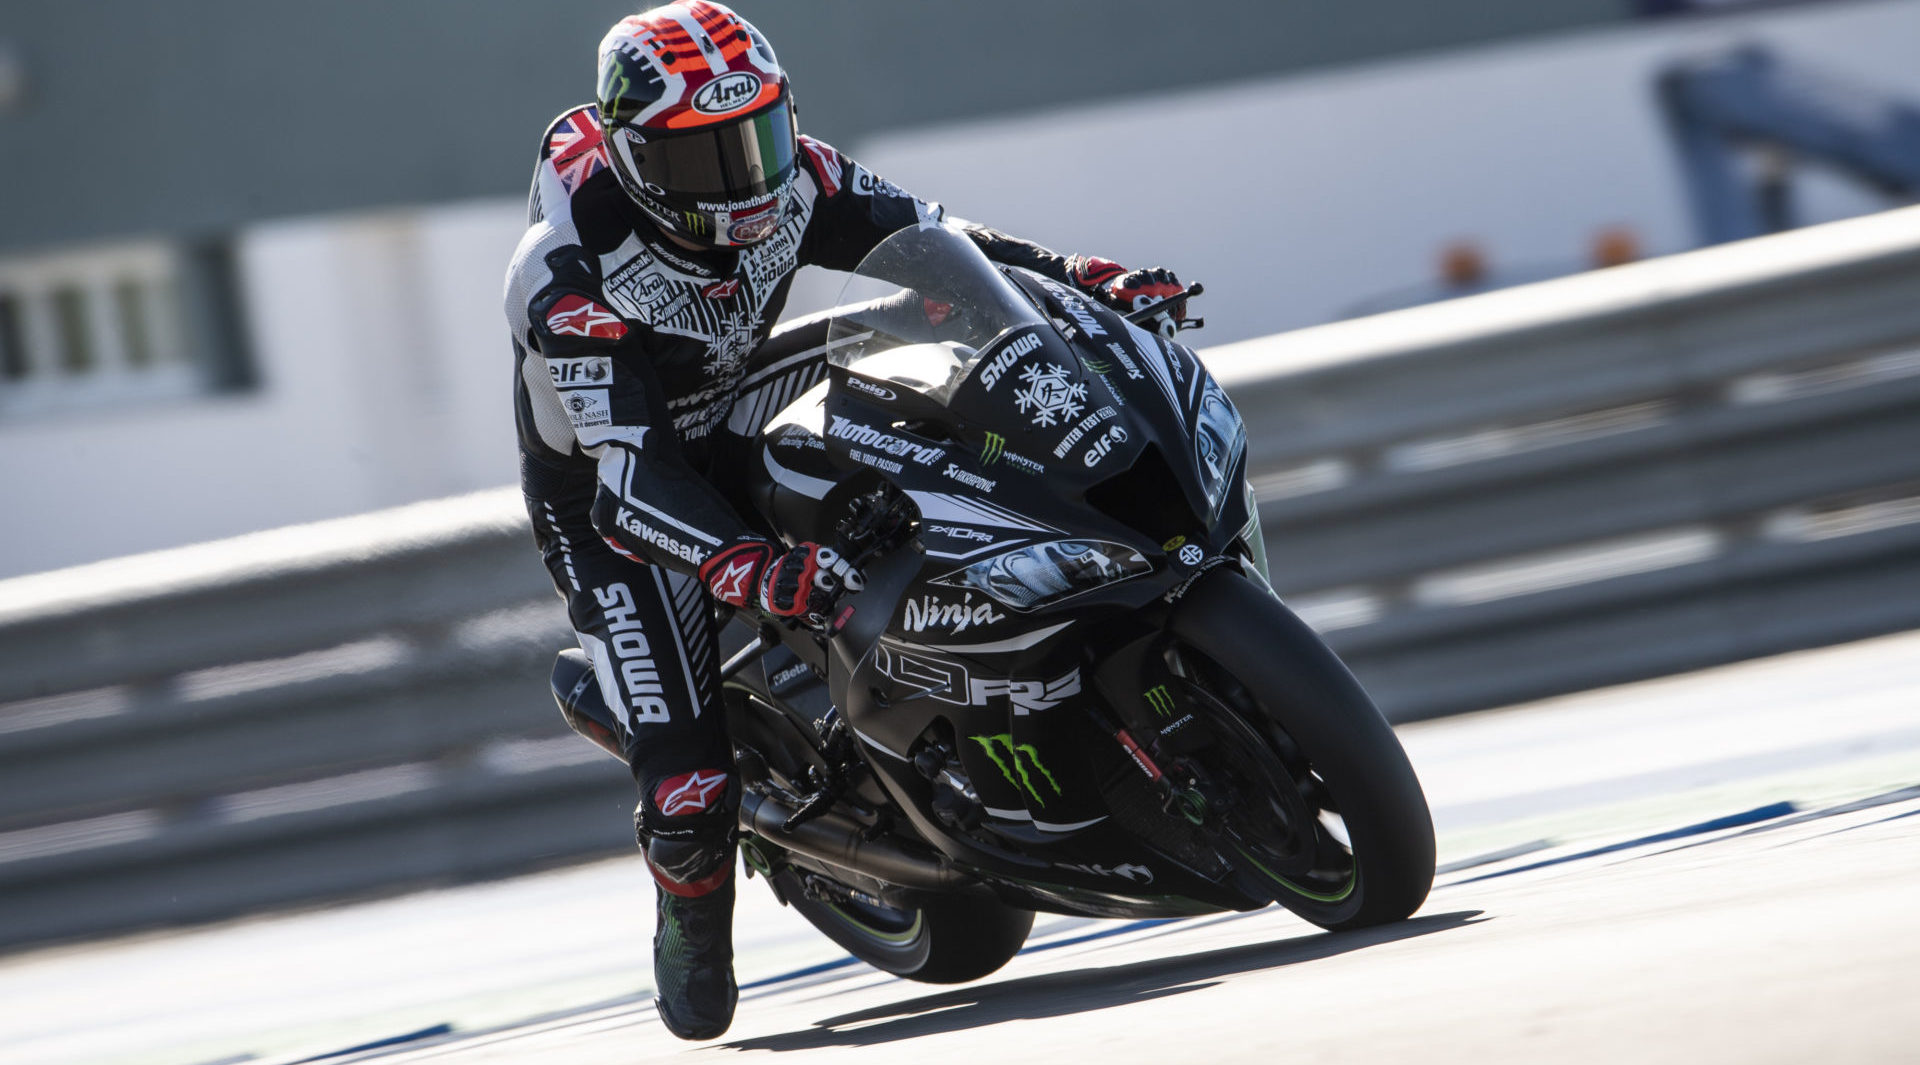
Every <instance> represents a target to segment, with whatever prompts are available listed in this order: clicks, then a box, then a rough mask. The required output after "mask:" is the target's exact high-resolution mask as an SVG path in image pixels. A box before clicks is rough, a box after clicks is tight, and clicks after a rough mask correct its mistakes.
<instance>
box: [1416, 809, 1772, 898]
mask: <svg viewBox="0 0 1920 1065" xmlns="http://www.w3.org/2000/svg"><path fill="white" fill-rule="evenodd" d="M1797 809H1799V808H1798V807H1796V806H1795V805H1794V804H1792V803H1790V802H1776V803H1770V804H1768V805H1766V806H1756V807H1754V808H1753V809H1751V810H1747V811H1744V812H1742V813H1737V814H1728V815H1727V816H1725V817H1716V818H1714V819H1713V820H1711V821H1702V822H1700V823H1699V824H1697V825H1688V826H1686V827H1685V828H1676V829H1672V830H1670V831H1667V832H1657V833H1655V834H1653V835H1651V836H1641V837H1640V838H1638V839H1630V840H1626V841H1624V842H1620V843H1609V844H1607V845H1606V846H1604V847H1595V848H1593V849H1592V850H1585V851H1581V852H1580V853H1578V854H1567V855H1562V856H1561V857H1558V858H1548V859H1546V860H1545V861H1538V862H1531V863H1529V864H1527V865H1521V866H1515V867H1514V868H1512V869H1502V870H1500V871H1499V872H1497V873H1482V874H1480V875H1479V876H1470V877H1468V878H1466V879H1465V880H1456V881H1454V882H1453V883H1451V884H1447V885H1445V886H1447V887H1458V886H1460V885H1461V884H1472V883H1477V882H1479V881H1481V880H1494V879H1497V878H1499V877H1503V876H1512V875H1514V874H1515V873H1530V872H1532V871H1533V870H1535V869H1545V868H1547V867H1548V866H1552V865H1564V864H1566V863H1567V862H1577V861H1580V860H1582V859H1584V858H1597V857H1599V856H1600V855H1602V854H1613V853H1615V852H1617V851H1624V850H1631V849H1633V848H1634V847H1645V846H1649V845H1651V844H1655V843H1666V842H1668V841H1670V840H1676V839H1685V838H1687V837H1688V836H1698V835H1701V834H1703V833H1707V832H1718V831H1720V830H1721V829H1725V828H1739V827H1740V826H1742V825H1751V824H1755V823H1757V822H1760V821H1771V820H1773V819H1774V818H1776V817H1786V816H1787V815H1789V814H1791V813H1793V812H1795V811H1796V810H1797Z"/></svg>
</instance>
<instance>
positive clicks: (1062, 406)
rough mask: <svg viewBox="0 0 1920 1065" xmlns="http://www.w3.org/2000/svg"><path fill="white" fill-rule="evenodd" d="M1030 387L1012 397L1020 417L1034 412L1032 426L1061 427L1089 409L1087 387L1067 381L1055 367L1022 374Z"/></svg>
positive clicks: (1031, 369)
mask: <svg viewBox="0 0 1920 1065" xmlns="http://www.w3.org/2000/svg"><path fill="white" fill-rule="evenodd" d="M1020 380H1022V381H1025V382H1026V383H1027V386H1026V387H1025V388H1022V389H1020V390H1019V391H1017V392H1015V393H1014V394H1013V403H1014V406H1016V407H1018V408H1020V413H1022V414H1025V413H1027V411H1029V410H1031V411H1033V424H1035V425H1043V426H1044V425H1058V424H1060V423H1061V422H1064V421H1066V420H1067V419H1069V418H1072V417H1074V416H1076V415H1078V414H1079V413H1080V412H1081V411H1083V410H1085V409H1086V399H1087V386H1086V385H1082V384H1073V383H1071V382H1069V381H1068V380H1067V371H1066V370H1064V369H1062V368H1061V367H1059V366H1056V365H1054V364H1053V363H1048V364H1047V368H1046V369H1045V370H1042V369H1041V368H1040V367H1038V366H1029V367H1027V368H1026V370H1025V371H1023V372H1022V373H1021V374H1020Z"/></svg>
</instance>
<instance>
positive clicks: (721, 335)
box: [506, 0, 1181, 1039]
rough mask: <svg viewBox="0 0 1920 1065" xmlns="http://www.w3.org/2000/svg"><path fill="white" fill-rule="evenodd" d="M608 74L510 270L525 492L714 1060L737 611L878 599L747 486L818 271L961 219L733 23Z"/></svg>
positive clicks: (684, 1012)
mask: <svg viewBox="0 0 1920 1065" xmlns="http://www.w3.org/2000/svg"><path fill="white" fill-rule="evenodd" d="M598 61H599V80H598V91H597V93H596V98H595V101H594V102H593V103H591V104H587V105H583V106H580V107H575V108H573V109H571V110H569V111H567V112H566V113H564V114H562V115H561V116H560V117H559V118H558V119H556V120H555V121H554V123H553V124H552V125H551V126H550V127H549V128H548V130H547V132H546V135H545V137H544V138H543V140H542V143H541V146H540V152H539V160H538V162H537V164H536V167H535V173H534V180H533V187H532V190H531V193H530V197H529V208H528V215H529V217H528V222H529V227H528V230H527V232H526V234H525V236H524V237H523V238H522V239H521V241H520V244H519V247H518V248H517V249H516V251H515V253H514V256H513V260H512V263H511V265H510V267H509V269H508V274H507V282H506V315H507V320H508V324H509V328H510V331H511V333H512V337H513V344H514V351H515V357H516V360H517V372H516V375H515V396H514V404H515V416H516V422H517V425H518V429H519V436H520V445H521V446H520V454H521V463H520V466H521V486H522V491H523V494H524V496H525V498H526V502H527V508H528V512H529V514H530V516H531V517H532V520H533V528H534V535H535V540H536V542H537V545H538V547H539V549H540V552H541V555H542V558H543V561H544V562H545V563H546V565H547V568H548V571H549V573H550V574H551V576H552V578H553V580H554V583H555V587H556V589H557V590H558V591H559V593H560V595H561V596H562V597H563V598H564V599H565V600H566V603H567V609H568V614H569V617H570V619H571V622H572V624H573V627H574V629H575V630H576V633H577V636H578V639H579V643H580V647H581V650H582V651H583V652H584V653H585V654H586V656H587V658H588V659H589V660H590V661H591V662H592V664H593V667H594V673H595V676H596V679H597V682H598V695H599V697H600V698H601V699H603V700H604V701H605V703H606V706H607V708H608V709H609V710H610V711H611V715H610V716H611V717H612V718H613V719H614V720H616V721H618V722H619V724H620V726H621V735H620V736H618V737H617V741H618V743H619V745H620V748H621V750H622V752H623V754H624V757H625V758H626V760H627V762H628V764H629V766H630V767H631V768H632V771H633V774H634V778H635V780H636V782H637V783H638V785H639V789H640V798H639V805H638V807H637V809H636V810H635V831H636V836H637V839H638V841H639V844H640V846H641V848H642V850H643V853H644V855H645V858H646V861H647V863H648V866H649V868H650V870H651V871H652V873H653V876H654V879H655V881H656V884H657V888H658V890H657V902H656V915H657V923H656V930H655V935H654V977H655V988H656V999H655V1002H656V1005H657V1007H658V1010H659V1013H660V1017H661V1019H662V1021H663V1023H665V1024H666V1026H667V1027H668V1029H669V1030H671V1031H672V1032H673V1033H674V1034H675V1035H677V1036H680V1037H681V1038H686V1039H708V1038H713V1037H715V1036H718V1035H719V1034H720V1033H722V1032H724V1031H725V1030H726V1028H727V1026H728V1025H729V1024H730V1023H731V1020H732V1016H733V1010H734V1005H735V1002H736V1000H737V997H738V992H737V989H736V986H735V982H734V979H733V973H732V945H731V924H732V909H733V891H734V886H733V877H732V871H733V865H734V846H733V840H732V836H733V827H734V816H735V814H734V809H735V805H736V803H737V801H738V791H739V789H738V785H737V782H736V781H734V779H733V775H732V771H731V767H732V756H731V748H730V745H729V743H728V740H727V736H726V730H725V723H724V714H723V711H722V709H721V702H720V692H719V689H720V681H719V651H718V644H717V635H718V634H717V632H716V631H715V622H714V616H713V611H712V609H711V605H710V603H709V600H717V601H719V602H720V603H723V604H725V605H727V606H729V607H733V608H736V609H740V610H745V611H749V612H760V613H764V614H767V615H771V616H773V617H775V618H779V619H788V620H791V621H793V622H795V623H799V624H806V625H809V626H812V627H815V628H818V629H823V630H825V629H828V628H830V627H831V626H832V625H833V623H834V616H833V608H834V604H835V601H836V600H837V598H838V597H839V596H840V595H841V594H843V593H844V592H846V591H848V590H851V589H857V588H858V587H859V586H860V582H861V578H860V574H859V573H858V572H857V571H855V570H853V569H852V568H851V567H850V566H849V565H848V563H847V561H846V560H844V559H841V558H839V557H838V556H837V555H836V554H835V552H834V551H833V550H832V549H831V548H828V547H824V546H822V545H819V544H813V543H800V544H797V545H794V546H792V547H789V546H787V545H786V544H784V543H782V542H780V541H779V540H778V539H776V538H775V537H773V536H771V535H770V534H769V533H768V532H766V531H763V530H762V529H760V528H757V522H756V521H755V520H754V519H752V518H750V517H749V516H750V515H751V514H752V509H751V507H749V506H747V505H746V503H745V502H744V500H743V499H741V498H740V496H739V494H738V492H737V491H736V487H737V485H738V482H739V480H740V478H739V477H738V476H730V474H731V473H732V472H733V471H738V470H739V469H741V468H742V464H743V463H744V462H745V461H746V460H747V458H748V456H749V455H750V454H751V452H750V450H749V445H750V443H751V442H752V441H753V440H754V439H755V437H756V436H757V434H758V433H759V431H760V430H761V429H762V428H763V427H764V425H765V424H766V422H767V420H768V419H770V418H771V417H772V416H773V415H774V414H775V413H777V412H778V411H779V410H781V409H782V408H783V407H785V406H786V405H787V404H788V403H790V402H791V401H792V400H794V399H795V398H797V397H798V396H799V395H800V394H801V393H802V392H803V391H805V390H806V389H808V388H810V387H811V386H812V385H814V384H815V383H817V382H818V381H819V380H821V379H822V378H823V377H824V376H825V374H826V368H825V364H824V355H825V349H826V319H825V318H824V317H816V318H811V319H803V320H800V321H796V322H792V323H788V324H787V325H785V326H782V327H781V328H779V329H777V330H776V329H774V328H773V322H774V320H775V319H776V318H777V317H778V315H779V313H780V310H781V309H782V307H783V306H784V305H785V302H786V298H787V293H788V290H789V288H790V286H791V283H792V279H793V275H794V273H795V272H796V271H797V270H798V269H799V268H800V267H801V266H805V265H817V266H822V267H826V268H829V269H838V270H850V269H852V268H853V267H855V266H856V265H857V264H858V263H859V262H860V260H861V259H862V257H864V256H865V254H866V253H867V252H868V251H870V250H871V249H872V248H873V247H874V246H875V245H877V244H878V243H879V242H880V241H881V240H883V239H884V238H885V237H886V236H887V235H888V234H890V233H892V232H894V231H896V230H898V229H900V228H903V227H905V226H910V225H913V224H915V223H917V222H920V221H922V220H925V219H929V218H939V217H942V216H943V214H944V211H943V209H942V208H941V207H940V206H939V205H937V204H934V203H929V202H927V201H924V200H920V199H918V198H916V197H914V196H912V195H911V194H909V193H907V192H905V191H904V190H902V189H900V188H899V187H898V186H895V185H893V184H892V183H890V182H888V181H886V180H885V179H883V178H881V177H879V176H877V175H875V174H873V173H872V172H871V171H869V170H867V169H865V168H864V167H862V166H861V165H860V164H858V163H856V162H854V161H853V160H852V159H850V158H848V157H847V156H845V155H843V154H841V153H840V152H838V151H837V150H835V149H833V148H832V147H830V146H828V145H826V144H824V143H821V142H819V141H817V140H814V139H812V138H810V137H807V136H805V135H803V134H800V133H798V130H797V124H796V121H795V112H794V106H793V96H792V89H791V86H790V84H789V80H788V77H787V74H786V72H785V71H784V70H783V69H782V68H781V67H780V65H779V63H778V61H777V60H776V58H775V56H774V52H773V49H772V47H771V46H770V45H769V44H768V42H767V40H766V39H765V37H763V36H762V35H761V34H760V33H759V31H757V30H756V29H754V27H753V26H752V25H750V24H749V23H747V22H746V21H745V20H744V19H742V18H740V17H739V16H738V15H736V14H734V13H733V12H732V11H731V10H729V9H728V8H726V7H724V6H722V5H720V4H718V3H713V2H710V0H676V2H674V3H670V4H667V5H665V6H663V7H657V8H653V9H651V10H648V11H644V12H641V13H640V14H637V15H633V16H629V17H627V18H624V19H622V20H620V21H619V22H618V23H616V24H615V25H614V26H613V28H612V29H611V30H610V31H609V32H608V33H607V35H606V37H605V38H604V39H603V40H602V41H601V43H600V47H599V52H598ZM967 233H968V235H969V237H970V238H971V239H972V240H973V241H974V242H975V243H976V244H978V245H979V247H980V248H981V249H982V251H983V252H985V253H986V255H987V256H988V257H989V258H991V259H993V260H994V261H996V262H1000V263H1004V264H1008V265H1015V266H1021V267H1025V268H1028V269H1031V270H1034V271H1037V272H1039V273H1041V274H1044V275H1046V276H1048V277H1051V278H1053V279H1054V280H1056V281H1060V282H1063V283H1070V284H1073V285H1075V286H1077V287H1079V288H1080V289H1081V290H1083V291H1086V292H1088V293H1091V294H1094V295H1096V296H1098V297H1099V298H1101V299H1102V300H1104V301H1106V302H1108V303H1109V304H1111V305H1114V306H1116V307H1120V308H1123V309H1133V308H1135V307H1137V306H1145V305H1147V304H1150V303H1153V302H1156V301H1159V300H1162V299H1165V298H1166V297H1169V296H1174V295H1178V294H1179V292H1180V291H1181V286H1180V284H1179V281H1178V279H1177V278H1175V277H1174V276H1173V275H1172V274H1171V273H1170V272H1168V271H1166V270H1133V271H1129V270H1126V269H1125V268H1123V267H1121V266H1119V265H1117V264H1115V263H1112V262H1109V261H1107V260H1104V259H1097V258H1088V257H1083V256H1072V257H1063V256H1059V255H1056V254H1054V253H1052V252H1050V251H1047V250H1046V249H1044V248H1040V247H1038V246H1036V245H1034V244H1031V243H1028V242H1026V241H1021V240H1017V239H1015V238H1012V237H1009V236H1006V235H1004V234H1001V233H998V232H995V231H993V230H990V229H987V228H984V227H980V226H968V227H967ZM930 313H931V311H930ZM1178 315H1179V308H1178V307H1175V308H1174V309H1173V317H1176V318H1177V317H1178Z"/></svg>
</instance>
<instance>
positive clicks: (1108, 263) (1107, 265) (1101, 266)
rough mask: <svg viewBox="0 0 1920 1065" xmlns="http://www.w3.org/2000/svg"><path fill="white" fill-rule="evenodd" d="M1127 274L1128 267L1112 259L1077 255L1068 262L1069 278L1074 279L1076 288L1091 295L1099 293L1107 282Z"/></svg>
mask: <svg viewBox="0 0 1920 1065" xmlns="http://www.w3.org/2000/svg"><path fill="white" fill-rule="evenodd" d="M1126 272H1127V268H1126V267H1124V266H1121V265H1120V264H1119V263H1116V262H1114V261H1113V260H1112V259H1101V258H1098V257H1094V256H1086V255H1076V256H1074V257H1073V258H1071V259H1068V260H1067V276H1068V277H1069V278H1072V279H1073V283H1074V286H1075V287H1077V288H1078V289H1079V290H1080V291H1082V292H1085V293H1088V294H1089V295H1092V294H1095V293H1098V292H1099V291H1100V290H1101V289H1102V288H1104V287H1106V284H1107V282H1109V281H1112V280H1113V279H1115V278H1117V277H1119V276H1120V275H1121V274H1124V273H1126Z"/></svg>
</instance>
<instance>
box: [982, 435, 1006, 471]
mask: <svg viewBox="0 0 1920 1065" xmlns="http://www.w3.org/2000/svg"><path fill="white" fill-rule="evenodd" d="M1006 449H1007V438H1006V437H1004V436H1001V435H1000V434H999V433H988V434H987V442H986V444H985V445H983V446H982V447H981V448H980V465H982V466H991V465H993V464H994V463H996V462H999V461H1000V453H1001V452H1002V451H1005V450H1006Z"/></svg>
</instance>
